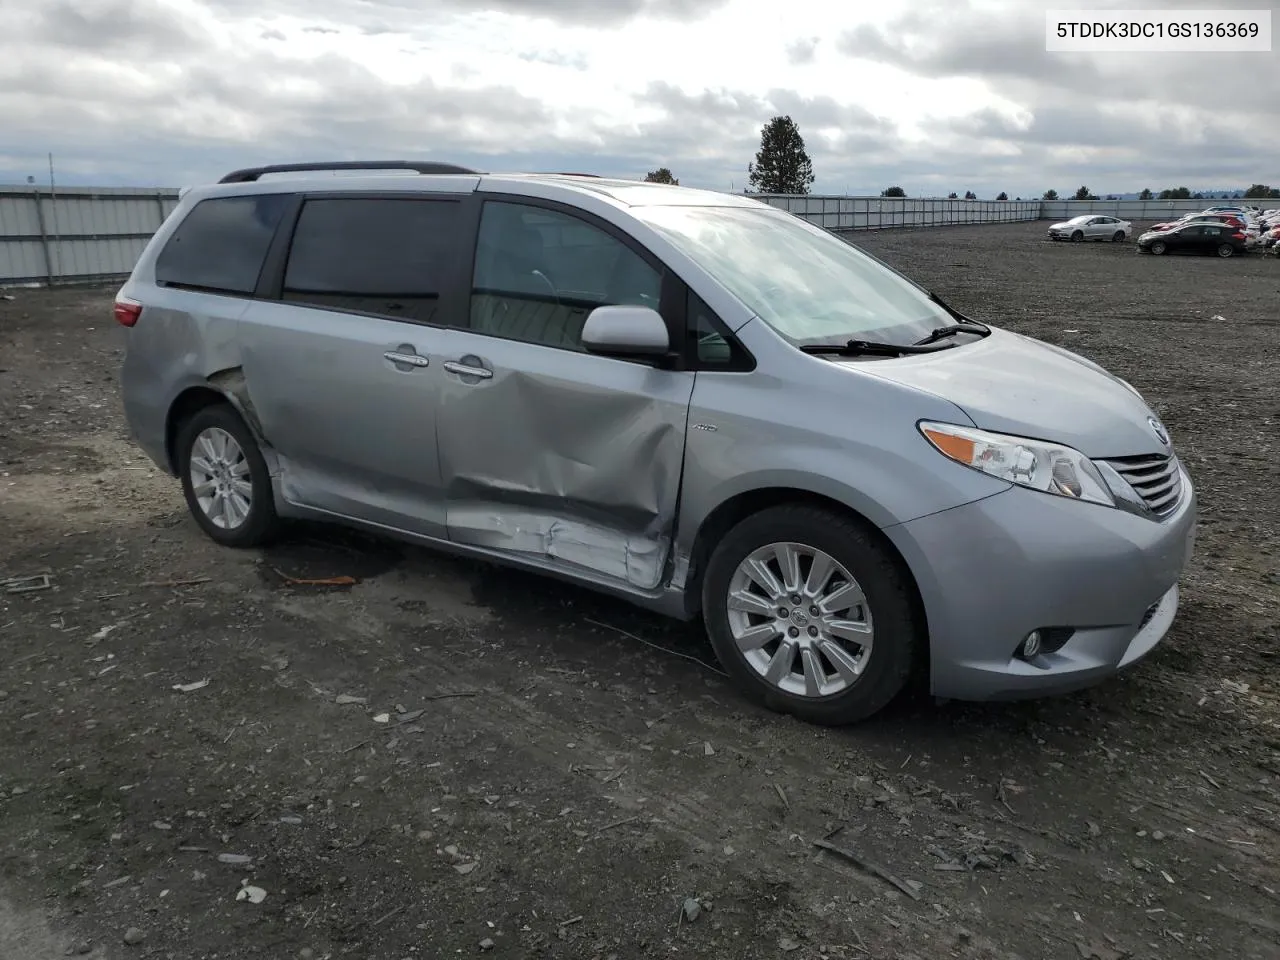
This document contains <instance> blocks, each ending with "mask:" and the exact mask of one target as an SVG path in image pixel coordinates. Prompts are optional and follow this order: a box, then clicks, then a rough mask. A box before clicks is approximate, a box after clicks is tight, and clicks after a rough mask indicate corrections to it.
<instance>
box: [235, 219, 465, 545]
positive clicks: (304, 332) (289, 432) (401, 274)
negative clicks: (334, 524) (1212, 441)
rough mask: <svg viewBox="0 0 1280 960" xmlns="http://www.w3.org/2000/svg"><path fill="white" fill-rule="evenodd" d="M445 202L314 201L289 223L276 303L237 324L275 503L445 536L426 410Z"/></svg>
mask: <svg viewBox="0 0 1280 960" xmlns="http://www.w3.org/2000/svg"><path fill="white" fill-rule="evenodd" d="M460 210H461V204H460V203H459V202H458V201H457V200H453V199H438V198H421V199H401V198H387V197H376V196H374V197H358V196H347V197H320V196H317V197H315V198H312V199H308V200H307V201H306V202H305V203H304V204H303V206H302V209H301V212H300V214H299V216H298V222H297V227H296V230H295V232H294V234H293V238H292V242H291V244H290V247H289V256H288V261H287V263H286V265H285V267H284V271H283V282H282V285H281V289H280V290H279V291H278V293H279V299H277V300H274V301H269V300H259V301H255V302H254V303H253V304H252V305H251V306H250V307H249V309H248V310H247V311H246V313H245V315H244V317H243V318H242V320H241V324H240V333H239V338H240V345H241V355H242V362H243V370H244V374H245V381H246V384H247V387H248V391H249V398H250V401H251V404H252V407H253V413H254V415H255V416H256V417H257V419H258V421H259V423H260V424H261V427H262V430H263V433H264V435H265V437H266V439H267V441H268V442H269V443H270V444H271V446H272V447H273V448H274V449H275V450H276V452H277V453H278V454H279V456H280V460H281V468H282V474H283V475H282V477H281V490H282V492H283V495H284V497H285V499H287V500H288V501H290V502H291V503H295V504H298V505H301V506H304V507H309V508H313V509H317V510H322V511H325V512H327V513H331V514H337V515H339V516H343V517H349V518H353V519H357V520H364V521H368V522H372V523H377V524H381V525H383V526H388V527H392V528H395V529H399V530H406V531H409V532H411V533H417V534H423V535H426V536H434V537H438V538H441V539H444V538H445V537H446V536H447V534H446V530H445V523H444V507H443V498H442V496H441V490H440V462H439V458H438V456H437V452H436V436H435V433H436V411H437V406H438V403H439V394H440V387H441V384H442V382H443V380H444V376H445V374H444V370H443V369H442V367H441V363H442V361H443V360H444V359H445V357H444V356H443V355H442V351H443V349H444V344H445V337H446V336H447V332H446V331H445V330H444V329H443V326H444V325H445V324H446V323H447V322H448V321H449V318H451V317H454V316H455V315H456V314H458V312H459V310H460V307H461V303H460V302H459V300H460V298H462V297H465V293H466V291H465V288H463V287H462V286H461V285H460V284H459V283H457V282H456V279H457V274H456V266H457V263H458V262H459V258H460V253H465V251H460V249H459V247H460V245H459V244H458V243H457V236H458V233H459V230H460V229H461V223H462V217H461V214H460Z"/></svg>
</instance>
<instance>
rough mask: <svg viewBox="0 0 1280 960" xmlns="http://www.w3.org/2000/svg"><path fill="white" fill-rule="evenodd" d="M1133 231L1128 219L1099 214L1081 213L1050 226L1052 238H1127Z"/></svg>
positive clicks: (1076, 239) (1118, 239) (1079, 239)
mask: <svg viewBox="0 0 1280 960" xmlns="http://www.w3.org/2000/svg"><path fill="white" fill-rule="evenodd" d="M1132 233H1133V224H1132V223H1130V222H1129V221H1128V220H1120V219H1118V218H1116V217H1106V216H1101V215H1097V214H1081V215H1080V216H1078V217H1072V218H1071V219H1070V220H1064V221H1062V223H1055V224H1053V225H1052V226H1051V227H1049V239H1050V240H1075V241H1077V242H1079V241H1081V240H1115V241H1117V242H1118V241H1120V240H1125V239H1127V238H1128V237H1129V235H1130V234H1132Z"/></svg>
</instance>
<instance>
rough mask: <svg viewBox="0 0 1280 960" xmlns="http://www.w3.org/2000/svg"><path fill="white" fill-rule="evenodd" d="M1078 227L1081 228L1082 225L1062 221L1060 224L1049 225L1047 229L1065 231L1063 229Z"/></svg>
mask: <svg viewBox="0 0 1280 960" xmlns="http://www.w3.org/2000/svg"><path fill="white" fill-rule="evenodd" d="M1079 226H1082V224H1079V223H1072V222H1071V221H1070V220H1063V221H1062V222H1061V223H1054V224H1050V225H1049V229H1050V230H1065V229H1067V227H1079Z"/></svg>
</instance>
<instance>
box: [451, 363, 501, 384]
mask: <svg viewBox="0 0 1280 960" xmlns="http://www.w3.org/2000/svg"><path fill="white" fill-rule="evenodd" d="M441 366H442V367H444V368H445V369H446V370H448V371H449V372H450V373H456V374H457V375H458V376H460V377H475V378H476V379H477V380H488V379H489V378H490V377H492V376H493V371H492V370H490V369H489V368H488V367H477V366H473V365H472V364H470V363H459V362H458V361H457V360H446V361H445V362H444V363H442V364H441Z"/></svg>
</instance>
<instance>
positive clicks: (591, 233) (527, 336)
mask: <svg viewBox="0 0 1280 960" xmlns="http://www.w3.org/2000/svg"><path fill="white" fill-rule="evenodd" d="M661 293H662V274H661V273H660V272H659V271H658V270H655V269H654V268H653V267H651V266H650V265H649V264H648V263H647V262H646V261H645V260H644V258H642V257H641V256H640V255H639V254H637V253H636V252H635V251H634V250H632V249H631V248H630V247H628V246H627V245H626V244H624V243H623V242H622V241H621V240H618V239H617V238H616V237H613V236H610V235H609V234H608V233H606V232H605V231H604V230H601V229H600V228H599V227H596V226H594V225H592V224H589V223H587V222H585V221H584V220H581V219H579V218H578V217H574V216H570V215H569V214H565V213H560V212H558V211H555V210H548V209H544V208H542V207H534V206H528V205H525V204H517V203H505V202H496V201H490V202H488V203H486V204H485V205H484V210H483V212H482V213H481V217H480V233H479V237H478V239H477V242H476V261H475V271H474V273H473V275H472V290H471V321H470V323H471V328H472V329H473V330H476V331H479V332H481V333H491V334H494V335H496V336H500V337H506V338H508V339H511V340H523V341H525V342H528V343H540V344H544V345H546V346H552V347H561V348H564V349H568V350H582V349H583V347H582V327H583V325H584V324H585V323H586V321H587V315H588V314H590V313H591V311H592V310H593V309H595V308H596V307H600V306H610V305H615V304H629V305H637V306H647V307H653V309H655V310H657V309H658V307H659V298H660V296H661Z"/></svg>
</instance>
